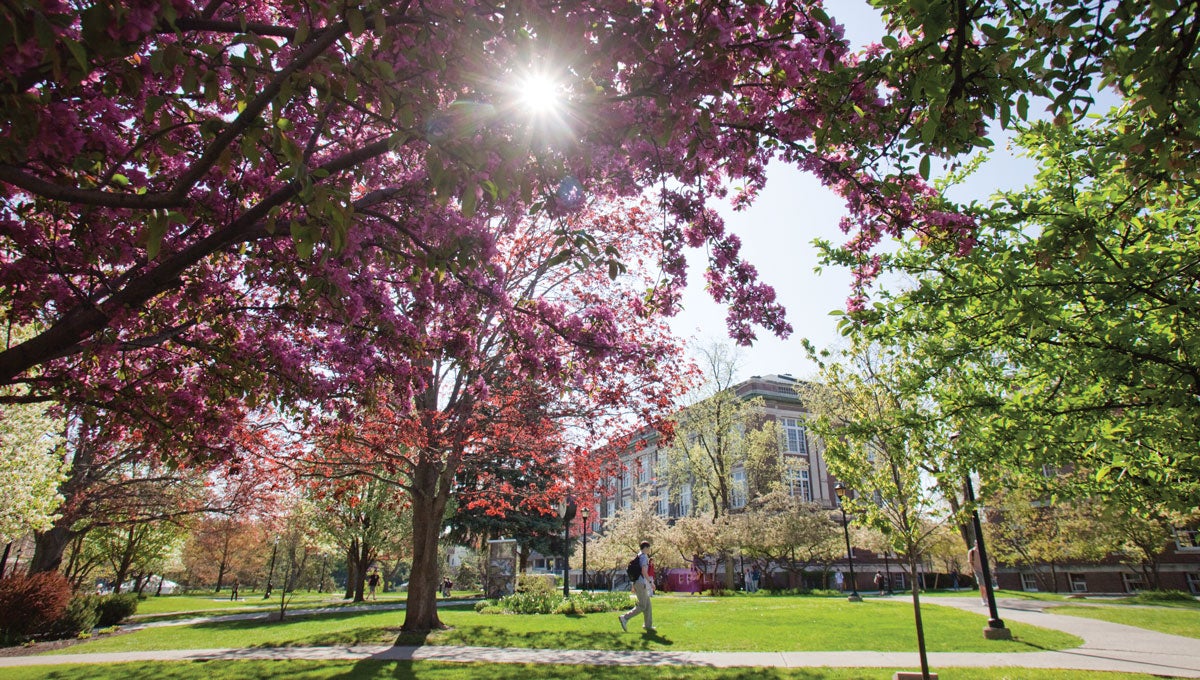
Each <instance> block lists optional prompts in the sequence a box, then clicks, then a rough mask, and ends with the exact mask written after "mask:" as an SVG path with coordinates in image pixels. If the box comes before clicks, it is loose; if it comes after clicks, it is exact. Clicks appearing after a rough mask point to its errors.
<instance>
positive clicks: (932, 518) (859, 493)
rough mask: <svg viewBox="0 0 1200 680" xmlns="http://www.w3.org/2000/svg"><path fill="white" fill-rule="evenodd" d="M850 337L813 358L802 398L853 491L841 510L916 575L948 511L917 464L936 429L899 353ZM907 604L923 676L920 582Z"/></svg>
mask: <svg viewBox="0 0 1200 680" xmlns="http://www.w3.org/2000/svg"><path fill="white" fill-rule="evenodd" d="M852 340H857V342H856V343H853V344H851V346H850V347H849V348H847V349H845V350H843V351H842V352H840V353H839V354H837V355H834V356H833V357H832V359H831V358H830V357H825V358H821V357H814V359H817V360H818V366H819V370H820V373H819V379H818V381H817V382H815V383H810V384H807V385H804V386H802V387H801V388H800V389H801V390H802V391H801V399H802V400H803V401H804V403H805V404H806V405H807V406H808V407H809V409H810V411H811V412H812V413H813V415H814V420H813V421H812V423H811V424H812V429H813V432H814V433H815V434H817V435H818V436H819V437H820V439H821V440H822V441H823V442H824V443H825V460H826V462H827V463H828V465H829V471H830V472H831V473H832V474H833V475H834V476H835V477H836V478H837V479H839V480H841V483H843V484H845V485H846V486H847V487H849V489H852V490H853V495H852V494H847V495H846V497H845V498H843V499H842V502H843V507H844V508H845V511H846V512H847V513H848V514H851V515H853V516H854V521H855V522H856V523H859V524H865V525H867V526H870V527H873V528H874V529H876V530H878V531H880V532H882V533H883V534H884V535H885V536H887V537H888V538H889V541H890V544H891V547H892V549H894V550H895V551H896V552H897V553H899V554H900V555H902V556H903V557H904V560H905V563H906V567H907V569H908V573H909V575H910V577H911V578H912V579H913V580H914V581H915V580H916V579H917V577H918V574H919V573H920V572H919V565H920V563H921V559H922V557H923V555H924V553H925V549H926V543H927V542H928V541H929V540H930V538H931V536H932V535H933V532H934V529H935V528H936V527H937V526H938V524H939V521H941V520H945V519H947V518H948V516H947V514H946V512H945V510H944V508H945V504H944V503H943V502H942V500H941V496H940V494H938V493H937V487H936V485H935V484H933V483H932V481H931V480H930V479H929V478H928V477H927V475H925V474H924V470H923V469H922V465H921V461H922V460H925V459H927V458H928V453H929V452H930V451H931V450H932V449H933V448H934V446H935V445H936V442H937V441H938V440H937V434H938V433H937V430H936V428H935V427H931V425H930V423H931V421H930V419H929V418H928V415H929V414H928V413H926V412H925V410H924V408H923V407H922V402H921V401H920V400H919V399H917V398H916V397H915V395H916V394H917V392H915V391H914V389H913V387H912V385H911V384H910V383H909V382H908V378H909V376H910V373H909V371H908V370H907V366H906V365H905V362H904V357H903V356H901V355H898V354H896V353H892V352H889V351H888V350H887V349H886V348H884V347H881V346H879V345H876V344H871V343H867V342H863V341H862V340H861V339H860V338H852ZM912 603H913V617H914V619H915V622H916V632H917V646H918V650H919V652H920V656H921V670H922V673H923V674H925V675H928V670H929V661H928V658H927V656H926V652H925V631H924V626H923V624H922V620H921V598H920V588H913V589H912Z"/></svg>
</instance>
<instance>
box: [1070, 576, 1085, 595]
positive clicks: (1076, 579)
mask: <svg viewBox="0 0 1200 680" xmlns="http://www.w3.org/2000/svg"><path fill="white" fill-rule="evenodd" d="M1067 581H1069V582H1070V583H1071V592H1072V593H1086V592H1087V578H1086V577H1085V576H1084V575H1083V574H1067Z"/></svg>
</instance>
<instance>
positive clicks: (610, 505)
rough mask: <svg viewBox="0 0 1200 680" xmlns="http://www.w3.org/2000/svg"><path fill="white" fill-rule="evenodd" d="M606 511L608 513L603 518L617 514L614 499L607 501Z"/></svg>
mask: <svg viewBox="0 0 1200 680" xmlns="http://www.w3.org/2000/svg"><path fill="white" fill-rule="evenodd" d="M606 509H607V510H608V512H606V513H605V514H604V516H605V517H613V516H615V515H616V514H617V501H616V500H615V499H609V501H608V507H607V508H606Z"/></svg>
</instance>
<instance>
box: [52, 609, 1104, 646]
mask: <svg viewBox="0 0 1200 680" xmlns="http://www.w3.org/2000/svg"><path fill="white" fill-rule="evenodd" d="M908 604H909V603H908V602H906V601H902V600H873V599H868V600H866V601H864V602H861V603H849V602H846V601H845V600H842V599H840V598H837V599H833V598H805V597H769V598H766V597H755V598H739V597H728V598H702V597H669V596H665V597H657V598H655V602H654V609H655V623H656V624H657V625H658V628H659V630H658V633H657V634H656V635H644V634H642V633H641V631H640V629H639V628H638V626H640V619H637V620H634V621H632V622H631V623H630V632H629V633H623V632H622V631H621V629H620V627H619V626H618V624H617V619H616V614H615V613H607V614H590V615H587V616H562V615H545V616H517V615H483V614H477V613H475V611H474V609H473V608H472V607H469V606H459V607H449V608H444V609H443V610H442V611H441V617H442V621H443V622H444V623H446V624H447V625H449V626H451V627H452V628H451V629H450V630H446V631H439V632H436V633H434V634H432V635H431V636H429V638H428V639H427V640H413V639H405V640H402V641H401V642H403V643H409V644H419V643H425V644H440V645H481V646H497V647H525V648H542V649H549V648H554V649H601V650H659V651H821V650H875V651H910V650H912V649H913V648H914V646H915V633H914V630H913V616H912V608H911V607H910V606H908ZM922 613H923V619H924V622H925V636H926V644H927V648H928V649H929V651H931V652H951V651H956V652H986V651H993V652H1023V651H1038V650H1041V649H1067V648H1071V647H1076V646H1078V645H1079V644H1081V642H1082V641H1081V640H1079V639H1078V638H1076V637H1074V636H1071V635H1067V634H1065V633H1060V632H1057V631H1052V630H1047V629H1042V628H1036V627H1033V626H1027V625H1022V624H1020V623H1015V624H1013V625H1012V626H1011V628H1012V632H1013V636H1014V639H1013V640H1011V641H989V640H984V639H983V636H982V635H981V634H980V631H981V630H982V629H983V626H984V624H985V623H986V618H985V617H984V616H982V615H981V614H974V613H970V612H964V611H960V610H957V609H952V608H949V607H938V606H934V605H929V606H926V607H923V608H922ZM403 617H404V614H403V612H400V611H389V612H338V613H330V614H322V615H317V616H305V617H299V616H297V617H294V618H289V619H287V620H285V621H283V622H282V623H275V622H265V621H261V620H254V621H228V622H209V623H202V624H194V625H189V626H170V627H162V628H151V629H146V630H141V631H136V632H133V633H129V634H125V635H113V636H106V637H103V638H100V639H97V640H93V641H90V642H86V643H83V644H79V645H75V646H73V647H69V648H67V649H65V650H62V651H61V652H60V653H66V654H72V653H75V654H78V653H88V652H113V651H135V650H157V649H205V648H223V647H233V648H243V647H273V646H322V645H335V644H338V645H340V644H355V643H359V644H369V643H391V642H393V641H395V640H396V635H397V628H398V626H399V625H400V624H401V622H402V621H403Z"/></svg>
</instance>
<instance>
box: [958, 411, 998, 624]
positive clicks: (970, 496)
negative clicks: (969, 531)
mask: <svg viewBox="0 0 1200 680" xmlns="http://www.w3.org/2000/svg"><path fill="white" fill-rule="evenodd" d="M957 441H958V433H957V432H955V433H954V434H951V435H950V447H951V448H954V445H955V444H956V443H957ZM963 488H964V490H965V491H966V496H967V502H968V503H970V504H971V522H972V524H974V528H975V547H976V548H977V549H978V550H979V562H980V567H982V570H983V587H984V592H985V593H986V595H987V603H988V622H987V626H986V627H985V628H984V629H983V637H985V638H987V639H988V640H1011V639H1012V631H1011V630H1009V629H1007V628H1005V627H1004V621H1001V620H1000V613H999V612H998V611H997V610H996V593H995V592H994V591H993V590H992V569H991V567H990V566H988V556H987V548H985V547H984V545H983V524H982V523H981V522H980V521H979V507H978V506H976V505H975V487H974V486H972V485H971V473H969V472H968V473H967V477H966V480H964V484H963Z"/></svg>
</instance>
